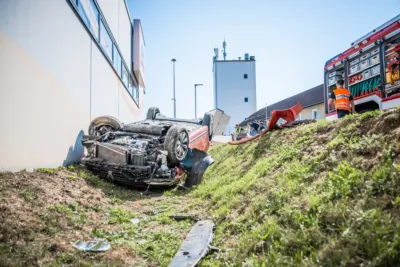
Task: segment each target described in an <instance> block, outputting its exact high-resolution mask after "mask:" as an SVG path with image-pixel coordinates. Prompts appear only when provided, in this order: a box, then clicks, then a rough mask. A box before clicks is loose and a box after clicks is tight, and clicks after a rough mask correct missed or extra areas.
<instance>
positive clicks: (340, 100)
mask: <svg viewBox="0 0 400 267" xmlns="http://www.w3.org/2000/svg"><path fill="white" fill-rule="evenodd" d="M332 101H335V102H334V104H335V108H336V111H337V115H338V119H340V118H343V117H344V116H346V115H348V114H350V113H354V100H353V96H352V95H351V94H350V91H349V90H347V89H346V88H344V81H343V80H338V81H337V82H336V89H335V90H333V91H332V92H331V93H330V95H329V101H328V105H329V106H332Z"/></svg>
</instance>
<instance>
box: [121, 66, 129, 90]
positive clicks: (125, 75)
mask: <svg viewBox="0 0 400 267" xmlns="http://www.w3.org/2000/svg"><path fill="white" fill-rule="evenodd" d="M128 77H129V74H128V71H127V69H126V67H125V65H124V64H122V83H123V84H124V85H125V87H126V88H128V91H129V85H128Z"/></svg>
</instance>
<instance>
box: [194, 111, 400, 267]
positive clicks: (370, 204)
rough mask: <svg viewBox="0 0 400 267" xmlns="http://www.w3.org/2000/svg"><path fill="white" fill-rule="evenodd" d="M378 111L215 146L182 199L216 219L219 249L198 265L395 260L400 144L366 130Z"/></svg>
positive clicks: (399, 240) (398, 253)
mask: <svg viewBox="0 0 400 267" xmlns="http://www.w3.org/2000/svg"><path fill="white" fill-rule="evenodd" d="M395 112H397V111H395ZM381 115H382V116H385V115H384V114H382V112H380V111H372V112H368V113H364V114H356V115H352V116H348V117H346V118H345V119H343V120H341V121H338V122H333V123H328V122H326V121H320V122H317V123H314V124H310V125H305V126H300V127H298V128H294V129H285V130H281V131H276V132H272V133H268V134H266V135H265V136H264V137H263V138H262V139H261V140H260V141H256V142H252V143H248V144H244V145H242V146H241V147H236V146H229V145H219V146H216V147H214V148H212V149H211V152H210V153H211V154H212V156H213V158H214V159H215V162H216V163H215V164H214V165H212V166H211V167H210V168H209V169H208V170H207V172H206V174H205V178H204V181H203V182H202V183H201V184H200V185H199V186H198V187H197V188H196V189H195V190H192V191H191V192H190V193H189V196H190V197H191V198H192V201H194V202H196V203H202V205H203V208H204V209H206V210H208V211H209V212H210V213H211V214H212V216H214V217H215V218H216V220H217V221H218V222H219V224H218V225H217V227H216V229H215V238H214V244H215V245H216V246H218V247H220V248H221V251H220V252H218V253H217V254H212V255H209V256H208V257H207V258H206V259H205V260H203V261H202V262H201V264H200V265H201V266H242V265H245V264H249V266H342V265H343V266H345V265H346V266H359V265H360V264H363V265H365V266H369V265H372V266H388V265H387V264H389V265H392V266H394V265H396V264H399V263H400V262H399V258H400V250H398V248H400V247H399V245H400V224H399V223H397V220H398V219H399V209H397V208H396V207H398V206H399V201H400V195H399V194H400V193H399V192H400V190H399V189H400V167H399V166H398V165H397V164H396V162H395V159H396V158H397V157H398V156H399V152H400V151H399V150H396V145H397V142H398V141H397V138H396V137H395V136H393V135H392V134H391V132H390V131H389V130H387V131H385V132H369V131H368V129H366V125H368V124H367V123H374V122H375V123H377V122H379V121H380V120H381V119H380V120H375V118H377V117H378V116H381ZM395 120H397V121H398V122H400V118H399V116H397V118H396V119H395ZM398 125H400V124H397V126H398ZM391 127H396V125H393V126H391ZM372 128H373V125H371V129H372ZM378 131H379V129H378Z"/></svg>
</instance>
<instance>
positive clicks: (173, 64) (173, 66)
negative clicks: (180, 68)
mask: <svg viewBox="0 0 400 267" xmlns="http://www.w3.org/2000/svg"><path fill="white" fill-rule="evenodd" d="M171 61H172V69H173V70H172V76H173V88H174V98H172V100H173V101H174V118H176V98H175V62H176V59H175V58H173V59H172V60H171Z"/></svg>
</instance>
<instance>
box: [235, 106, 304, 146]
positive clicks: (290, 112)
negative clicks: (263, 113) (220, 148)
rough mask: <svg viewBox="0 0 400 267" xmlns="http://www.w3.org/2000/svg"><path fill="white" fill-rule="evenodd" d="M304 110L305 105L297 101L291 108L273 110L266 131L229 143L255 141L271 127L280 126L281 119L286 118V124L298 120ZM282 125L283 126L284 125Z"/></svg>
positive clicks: (237, 143) (236, 143)
mask: <svg viewBox="0 0 400 267" xmlns="http://www.w3.org/2000/svg"><path fill="white" fill-rule="evenodd" d="M302 110H303V107H302V106H301V104H300V103H297V104H296V105H295V106H293V107H291V108H289V109H284V110H273V111H272V113H271V119H270V120H269V123H268V125H267V127H266V128H265V130H264V131H262V132H261V133H259V134H258V135H256V136H252V137H250V138H246V139H242V140H239V141H232V142H228V144H230V145H240V144H244V143H247V142H250V141H253V140H255V139H257V138H259V137H261V136H263V135H264V134H266V133H267V132H268V131H269V130H271V129H275V128H280V126H278V125H277V124H276V123H277V122H278V121H279V119H284V120H285V121H286V123H285V124H284V125H286V124H288V123H289V122H292V121H294V120H296V118H297V116H298V115H299V114H300V112H301V111H302ZM284 125H282V126H284Z"/></svg>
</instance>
